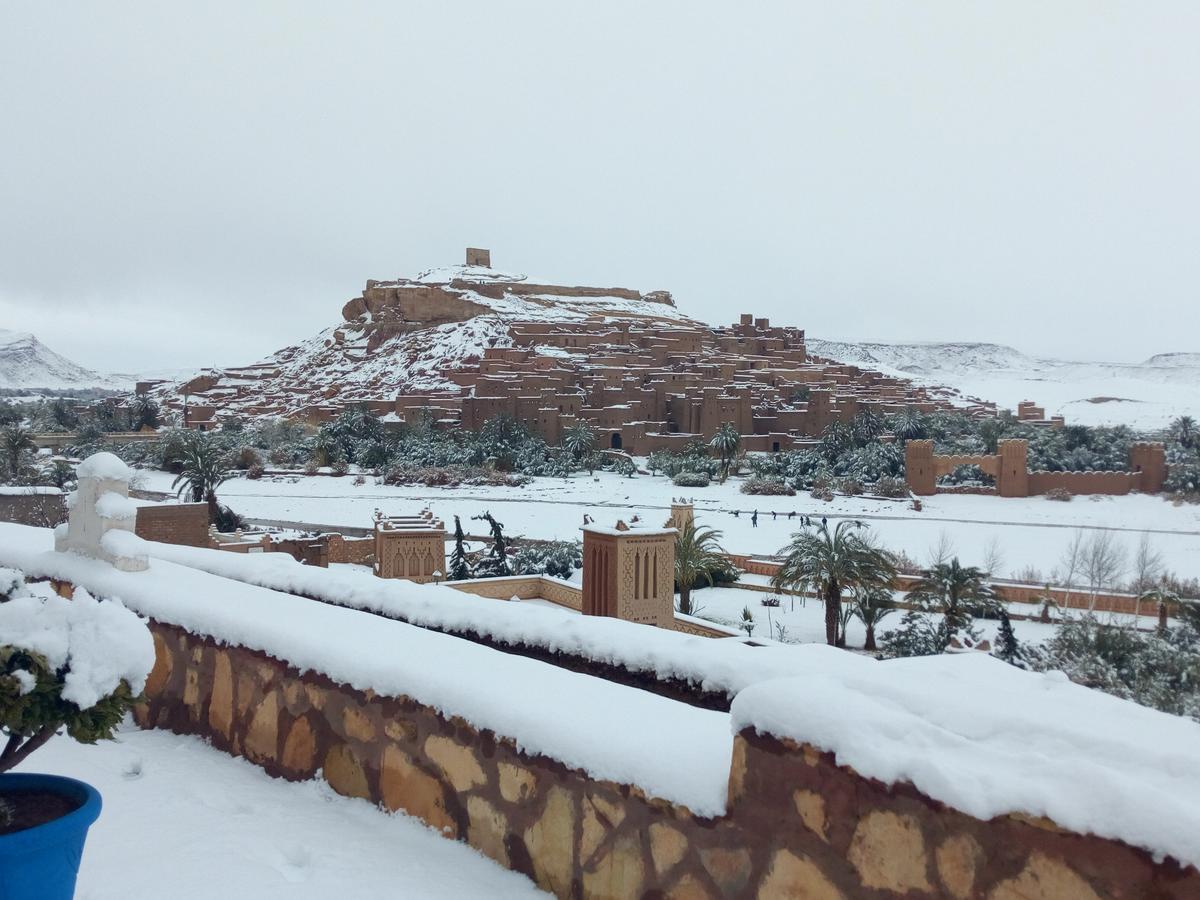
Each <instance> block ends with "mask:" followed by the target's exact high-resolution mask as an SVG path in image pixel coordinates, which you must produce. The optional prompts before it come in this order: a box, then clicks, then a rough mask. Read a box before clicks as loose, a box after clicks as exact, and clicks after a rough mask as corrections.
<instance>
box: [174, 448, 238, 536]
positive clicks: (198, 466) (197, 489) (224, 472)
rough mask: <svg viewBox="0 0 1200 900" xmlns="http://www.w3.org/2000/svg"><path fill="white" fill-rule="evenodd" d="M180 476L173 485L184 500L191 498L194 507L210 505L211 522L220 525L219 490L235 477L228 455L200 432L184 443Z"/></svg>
mask: <svg viewBox="0 0 1200 900" xmlns="http://www.w3.org/2000/svg"><path fill="white" fill-rule="evenodd" d="M183 444H184V445H183V451H182V453H181V454H180V465H181V468H180V470H179V475H177V476H176V478H175V480H174V481H173V482H171V488H172V490H176V491H177V492H178V493H179V495H180V496H183V494H184V492H185V491H186V492H188V493H190V494H191V497H192V502H193V503H207V504H208V521H209V523H210V524H213V523H215V522H216V521H217V515H218V513H219V512H220V508H219V507H218V504H217V488H219V487H220V486H221V485H222V484H224V483H225V482H226V481H228V480H229V479H230V478H232V477H233V473H232V471H231V469H230V466H229V458H228V455H227V454H226V453H225V451H224V450H223V449H222V448H221V447H219V446H217V444H216V443H215V442H214V441H212V440H210V439H208V438H207V437H205V436H204V435H203V434H202V433H200V432H191V433H189V434H188V435H187V436H186V437H185V438H184V442H183Z"/></svg>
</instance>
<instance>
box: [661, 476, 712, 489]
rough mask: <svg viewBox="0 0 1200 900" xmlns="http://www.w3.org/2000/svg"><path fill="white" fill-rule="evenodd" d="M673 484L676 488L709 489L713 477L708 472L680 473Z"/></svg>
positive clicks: (672, 480) (673, 480) (673, 479)
mask: <svg viewBox="0 0 1200 900" xmlns="http://www.w3.org/2000/svg"><path fill="white" fill-rule="evenodd" d="M671 483H672V484H673V485H675V486H676V487H693V488H695V487H708V486H709V485H710V484H711V483H712V477H711V476H710V475H709V474H708V473H707V472H680V473H679V474H677V475H676V476H675V477H674V478H672V479H671Z"/></svg>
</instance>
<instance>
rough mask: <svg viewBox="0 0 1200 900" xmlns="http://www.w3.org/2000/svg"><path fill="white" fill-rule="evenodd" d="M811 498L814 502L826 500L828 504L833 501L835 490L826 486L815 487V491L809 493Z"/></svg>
mask: <svg viewBox="0 0 1200 900" xmlns="http://www.w3.org/2000/svg"><path fill="white" fill-rule="evenodd" d="M809 496H810V497H812V498H813V499H814V500H824V501H825V502H826V503H828V502H830V501H831V500H833V488H831V487H827V486H825V485H813V489H812V490H811V491H810V492H809Z"/></svg>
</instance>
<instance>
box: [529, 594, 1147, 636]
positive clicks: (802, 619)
mask: <svg viewBox="0 0 1200 900" xmlns="http://www.w3.org/2000/svg"><path fill="white" fill-rule="evenodd" d="M747 577H751V578H752V577H753V576H747ZM769 596H772V595H770V594H764V593H761V592H758V591H747V590H742V589H740V588H732V587H711V588H702V589H700V590H698V591H693V592H692V602H693V603H694V604H695V606H696V609H697V612H696V615H698V616H699V617H700V618H702V619H711V620H713V621H716V622H721V623H723V624H727V625H732V626H735V627H738V628H740V627H741V624H742V610H743V609H749V610H750V615H751V616H753V618H754V632H753V634H752V635H751V637H752V638H754V640H756V641H757V640H760V639H764V638H770V639H772V640H782V641H783V642H784V643H789V644H790V643H797V644H809V643H821V642H823V641H824V640H825V607H824V605H823V604H822V603H821V602H820V601H819V600H815V599H813V598H812V597H808V598H802V597H781V598H780V605H779V606H777V607H769V606H763V604H762V601H763V600H765V599H766V598H767V597H769ZM896 599H897V600H899V599H902V595H900V594H897V596H896ZM525 602H529V601H525ZM560 608H561V607H560ZM1010 611H1011V612H1013V613H1015V614H1022V615H1035V614H1036V613H1037V612H1038V607H1035V606H1025V605H1022V604H1014V605H1013V606H1012V607H1011V609H1010ZM1068 614H1069V615H1079V614H1080V613H1079V612H1078V611H1076V610H1072V611H1070V613H1068ZM903 615H904V610H902V609H898V610H896V611H895V612H893V613H891V614H890V615H888V616H887V617H886V618H884V620H883V621H882V622H880V623H879V625H877V626H876V627H875V640H876V641H877V642H878V641H880V640H882V639H883V636H884V635H885V634H887V632H889V631H891V630H892V629H893V628H895V627H896V626H897V625H899V624H900V618H901V616H903ZM930 615H931V616H932V617H933V619H934V620H939V619H941V616H940V615H939V614H937V613H931V614H930ZM1098 616H1099V618H1100V620H1101V621H1102V622H1112V623H1113V624H1117V625H1122V626H1127V625H1130V624H1132V621H1133V618H1134V617H1133V616H1132V615H1119V614H1116V613H1100V614H1098ZM1156 622H1157V617H1156V611H1155V609H1154V607H1153V604H1146V610H1145V613H1144V614H1143V615H1142V616H1140V617H1139V621H1138V627H1139V628H1141V629H1142V630H1146V629H1149V628H1152V627H1154V624H1155V623H1156ZM780 625H782V626H783V628H784V631H783V632H782V634H781V633H780V631H779V626H780ZM975 625H976V627H978V629H979V632H980V635H981V637H982V638H983V639H985V640H988V641H991V642H992V643H993V645H994V644H995V640H996V630H997V628H998V627H999V622H997V621H995V620H992V619H976V620H975ZM1012 626H1013V631H1014V632H1015V633H1016V635H1017V640H1018V641H1020V642H1021V643H1023V644H1040V643H1041V642H1042V641H1044V640H1047V639H1049V638H1051V637H1053V636H1054V632H1055V629H1056V627H1057V626H1056V625H1053V624H1043V623H1042V622H1037V621H1030V620H1026V619H1014V620H1013V623H1012ZM866 639H867V631H866V628H864V627H863V624H862V622H860V621H859V620H858V619H851V620H850V622H849V624H848V625H847V626H846V645H847V646H848V647H850V648H851V649H857V648H860V647H862V645H863V642H864V641H866Z"/></svg>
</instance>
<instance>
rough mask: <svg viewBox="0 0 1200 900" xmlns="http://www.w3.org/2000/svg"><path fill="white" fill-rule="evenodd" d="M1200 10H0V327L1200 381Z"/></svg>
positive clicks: (87, 337)
mask: <svg viewBox="0 0 1200 900" xmlns="http://www.w3.org/2000/svg"><path fill="white" fill-rule="evenodd" d="M1197 47H1200V4H1197V3H1195V2H1191V0H1188V2H1180V3H1170V2H1153V3H1147V2H1129V3H1106V2H1098V0H1081V2H1062V0H1055V2H1050V3H1047V2H1043V0H1037V2H1029V3H1021V2H1012V0H1005V2H995V3H989V4H980V3H968V2H964V0H947V2H940V3H938V2H925V3H896V2H892V0H888V2H880V3H850V2H847V3H824V2H822V3H795V2H793V3H781V4H779V5H766V4H752V3H744V4H743V3H728V2H726V3H721V4H704V3H697V2H691V3H683V2H680V3H645V2H637V3H620V2H612V0H609V2H605V3H596V4H588V5H586V8H585V5H584V4H579V3H563V2H547V3H544V4H518V3H510V2H506V3H494V2H492V3H470V4H468V3H453V2H437V3H427V4H425V3H415V2H404V3H397V2H379V3H365V2H363V3H352V2H337V3H328V2H319V3H316V2H314V3H299V2H292V0H289V2H277V3H268V2H259V3H254V2H246V0H238V2H231V3H218V2H211V0H206V2H203V3H192V4H184V3H163V2H146V3H120V2H111V0H110V2H106V3H103V4H96V3H86V4H85V3H73V2H63V0H56V2H52V3H50V2H41V3H37V2H29V3H17V2H2V3H0V327H3V328H12V329H18V330H28V331H33V332H35V333H36V334H38V335H39V336H40V337H41V338H42V339H43V340H44V341H45V342H46V343H48V344H49V345H51V346H52V347H54V348H55V349H57V350H59V351H60V352H62V353H64V354H66V355H68V356H70V357H72V358H75V359H76V360H78V361H79V362H82V363H84V364H87V365H90V366H93V367H97V368H101V369H107V370H116V371H126V372H128V371H138V370H147V369H154V368H164V367H166V368H175V367H187V366H195V365H207V364H236V363H243V362H249V361H252V360H254V359H257V358H259V357H261V356H264V355H266V354H267V353H269V352H271V351H273V350H276V349H278V348H280V347H282V346H285V345H287V344H289V343H292V342H294V341H296V340H299V339H302V338H304V337H307V336H309V335H310V334H313V333H315V332H316V331H318V330H320V329H321V328H323V327H325V326H328V325H332V324H334V323H335V322H336V321H337V320H338V319H339V318H340V309H341V305H342V303H343V302H344V301H345V300H347V299H348V298H350V297H352V296H355V295H356V294H358V293H359V291H360V290H361V288H362V285H363V282H364V281H365V280H366V279H367V278H388V277H395V276H398V275H404V274H413V273H415V272H417V271H418V270H420V269H422V268H426V267H429V266H433V265H441V264H448V263H456V262H460V261H461V256H462V252H463V248H464V247H465V246H468V245H470V246H480V247H490V248H491V249H492V258H493V263H494V264H495V265H496V267H497V268H503V269H506V270H509V271H518V272H528V273H531V274H536V275H539V276H544V277H548V278H553V279H555V280H561V281H565V282H568V283H576V284H603V285H621V286H629V287H637V288H641V289H644V290H650V289H656V288H663V289H667V290H670V291H672V292H673V293H674V295H675V298H676V301H677V303H678V304H679V305H680V307H682V308H683V309H684V310H685V311H687V312H689V313H691V314H693V315H695V316H697V317H698V318H701V319H705V320H707V321H710V322H715V323H728V322H731V321H733V320H734V319H735V318H736V314H737V313H739V312H742V311H746V312H754V313H755V314H757V315H769V316H770V317H771V318H772V319H773V320H775V321H777V322H781V323H786V324H794V325H798V326H801V327H805V328H807V329H808V333H809V334H810V335H813V336H820V337H830V338H842V339H854V340H884V341H907V340H920V339H924V340H973V341H996V342H1001V343H1008V344H1012V345H1014V346H1016V347H1018V348H1020V349H1022V350H1025V351H1027V352H1031V353H1037V354H1046V355H1057V356H1064V357H1069V358H1087V359H1114V360H1128V361H1133V360H1138V359H1142V358H1144V357H1146V356H1149V355H1151V354H1153V353H1158V352H1167V351H1200V337H1198V336H1197V334H1198V329H1197V327H1196V326H1197V324H1198V322H1200V313H1198V312H1197V307H1200V303H1198V302H1197V285H1198V284H1200V252H1198V251H1200V224H1198V221H1197V211H1198V209H1200V177H1198V175H1197V166H1198V164H1200V103H1198V102H1197V93H1198V92H1197V88H1198V87H1200V80H1198V76H1200V53H1198V52H1197Z"/></svg>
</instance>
